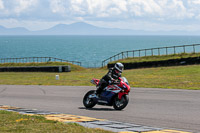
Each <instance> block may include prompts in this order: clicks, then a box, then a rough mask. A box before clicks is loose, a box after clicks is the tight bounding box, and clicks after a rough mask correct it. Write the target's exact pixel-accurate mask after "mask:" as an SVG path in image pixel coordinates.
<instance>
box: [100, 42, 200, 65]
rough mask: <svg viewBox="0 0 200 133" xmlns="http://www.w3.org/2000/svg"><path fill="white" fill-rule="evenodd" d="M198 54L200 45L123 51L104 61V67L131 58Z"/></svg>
mask: <svg viewBox="0 0 200 133" xmlns="http://www.w3.org/2000/svg"><path fill="white" fill-rule="evenodd" d="M197 47H199V48H197ZM197 52H200V44H192V45H181V46H170V47H159V48H150V49H140V50H133V51H123V52H121V53H118V54H116V55H114V56H111V57H109V58H108V59H106V60H104V61H102V67H104V66H106V64H108V63H109V62H112V61H116V60H120V59H125V58H129V57H132V58H134V57H144V56H154V55H158V56H159V55H169V54H178V53H197Z"/></svg>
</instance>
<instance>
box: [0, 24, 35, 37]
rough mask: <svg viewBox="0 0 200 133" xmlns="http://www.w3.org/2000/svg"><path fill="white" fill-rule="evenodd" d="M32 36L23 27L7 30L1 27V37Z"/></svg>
mask: <svg viewBox="0 0 200 133" xmlns="http://www.w3.org/2000/svg"><path fill="white" fill-rule="evenodd" d="M26 34H31V31H29V30H27V29H26V28H23V27H16V28H5V27H3V26H0V35H26Z"/></svg>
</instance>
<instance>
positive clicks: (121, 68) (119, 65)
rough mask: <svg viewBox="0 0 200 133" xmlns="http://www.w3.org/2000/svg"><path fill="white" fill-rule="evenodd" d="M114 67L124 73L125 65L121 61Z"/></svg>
mask: <svg viewBox="0 0 200 133" xmlns="http://www.w3.org/2000/svg"><path fill="white" fill-rule="evenodd" d="M114 68H115V69H116V70H118V71H119V72H120V73H122V71H123V70H124V65H123V64H122V63H120V62H117V63H116V64H115V66H114Z"/></svg>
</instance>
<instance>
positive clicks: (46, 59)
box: [0, 57, 81, 66]
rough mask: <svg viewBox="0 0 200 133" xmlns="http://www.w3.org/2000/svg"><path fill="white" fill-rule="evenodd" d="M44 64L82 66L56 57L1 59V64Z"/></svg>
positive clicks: (79, 63) (76, 62)
mask: <svg viewBox="0 0 200 133" xmlns="http://www.w3.org/2000/svg"><path fill="white" fill-rule="evenodd" d="M42 62H68V63H72V64H75V65H79V66H81V62H78V61H68V60H63V59H59V58H54V57H23V58H1V59H0V63H42Z"/></svg>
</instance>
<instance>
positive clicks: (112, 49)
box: [0, 35, 200, 68]
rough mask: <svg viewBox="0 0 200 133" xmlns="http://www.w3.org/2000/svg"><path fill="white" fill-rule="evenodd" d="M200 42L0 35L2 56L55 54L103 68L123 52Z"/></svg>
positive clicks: (196, 38) (186, 38)
mask: <svg viewBox="0 0 200 133" xmlns="http://www.w3.org/2000/svg"><path fill="white" fill-rule="evenodd" d="M191 44H200V36H89V35H88V36H78V35H75V36H0V58H21V57H55V58H60V59H65V60H70V61H79V62H81V63H82V66H83V67H87V68H89V67H100V66H101V65H102V61H103V60H105V59H107V58H109V57H111V56H113V55H115V54H118V53H120V52H122V51H132V50H139V49H148V48H157V47H168V46H180V45H191Z"/></svg>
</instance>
